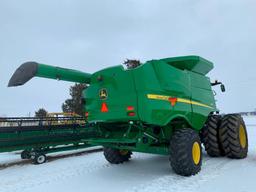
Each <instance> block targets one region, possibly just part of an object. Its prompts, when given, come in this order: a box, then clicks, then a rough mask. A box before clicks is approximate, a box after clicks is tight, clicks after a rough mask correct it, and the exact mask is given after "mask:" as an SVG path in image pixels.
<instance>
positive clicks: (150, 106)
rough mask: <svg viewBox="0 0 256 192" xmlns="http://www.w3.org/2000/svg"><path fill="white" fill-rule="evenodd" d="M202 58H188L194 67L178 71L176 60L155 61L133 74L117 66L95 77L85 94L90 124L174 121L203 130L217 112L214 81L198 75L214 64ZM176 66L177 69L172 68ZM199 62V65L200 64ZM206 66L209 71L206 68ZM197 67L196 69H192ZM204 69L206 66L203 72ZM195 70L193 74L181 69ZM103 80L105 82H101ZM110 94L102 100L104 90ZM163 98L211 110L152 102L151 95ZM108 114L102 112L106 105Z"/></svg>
mask: <svg viewBox="0 0 256 192" xmlns="http://www.w3.org/2000/svg"><path fill="white" fill-rule="evenodd" d="M198 58H200V57H195V59H194V60H193V57H192V56H190V57H185V61H186V59H188V61H189V63H188V64H190V65H187V66H185V64H184V62H185V61H184V62H181V61H182V58H179V59H178V61H179V62H180V64H181V66H182V67H177V63H175V62H174V60H175V59H172V58H170V59H163V60H152V61H149V62H146V63H145V64H144V65H142V66H140V67H138V68H136V69H131V70H124V68H123V67H122V66H116V67H111V68H107V69H104V70H101V71H99V72H96V73H94V74H93V75H92V78H91V84H90V86H89V88H88V89H86V90H85V91H84V97H85V99H86V106H85V108H86V111H87V112H88V113H89V116H88V120H89V121H90V122H95V121H97V122H98V121H100V122H119V121H122V122H123V121H129V120H138V121H142V122H145V123H147V124H152V125H157V126H166V125H167V124H168V123H170V122H171V121H172V120H173V119H178V118H182V119H184V120H185V121H186V122H187V124H188V125H190V126H191V127H192V128H194V129H196V130H200V129H201V128H202V127H203V124H204V123H205V121H206V119H207V117H208V115H209V113H210V112H213V111H216V106H215V100H214V97H213V93H212V89H211V84H210V80H209V78H208V77H206V76H204V75H202V74H200V73H198V72H199V71H200V70H199V69H201V68H202V70H201V71H200V72H201V73H205V72H206V71H209V70H210V69H211V68H212V64H211V63H210V62H205V63H204V61H205V60H204V59H201V58H200V59H198ZM170 61H172V62H174V63H175V67H174V66H173V65H171V64H170ZM196 61H198V62H196ZM204 64H205V65H206V67H204ZM191 66H193V67H191ZM200 66H202V67H201V68H200ZM186 67H187V68H189V69H190V68H192V69H193V70H195V71H197V72H193V71H189V70H187V69H183V70H181V69H180V68H186ZM98 77H102V81H98ZM102 89H105V90H107V94H108V96H107V98H106V99H104V100H103V99H100V96H99V93H100V90H102ZM150 94H154V95H163V96H170V97H175V98H181V99H186V100H189V101H191V102H192V101H194V102H199V103H201V104H203V105H207V106H209V107H204V106H200V105H193V104H189V103H184V102H177V103H176V104H175V105H174V106H172V105H171V103H170V102H169V101H168V100H161V99H149V98H148V95H150ZM103 102H104V103H106V104H107V106H108V112H105V113H103V112H101V106H102V103H103ZM128 106H133V107H134V112H135V116H133V117H130V116H128V111H127V107H128Z"/></svg>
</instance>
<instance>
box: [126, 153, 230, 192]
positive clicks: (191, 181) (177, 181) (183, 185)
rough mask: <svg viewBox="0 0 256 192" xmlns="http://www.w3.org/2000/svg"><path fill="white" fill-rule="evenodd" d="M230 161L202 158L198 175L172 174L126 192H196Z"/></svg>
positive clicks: (218, 173) (219, 172)
mask: <svg viewBox="0 0 256 192" xmlns="http://www.w3.org/2000/svg"><path fill="white" fill-rule="evenodd" d="M231 162H232V161H231V160H230V159H227V158H225V157H223V158H210V157H207V158H204V160H203V165H202V170H201V171H200V172H199V174H197V175H195V176H191V177H183V176H179V175H176V174H175V173H174V172H172V173H170V175H166V176H163V177H160V178H157V179H153V180H151V181H149V182H147V183H143V184H141V185H139V186H135V187H134V188H132V189H130V190H127V192H152V191H161V192H165V191H190V192H192V191H197V189H198V187H199V186H201V185H202V183H204V182H207V181H209V180H211V179H214V178H215V177H217V176H218V175H220V174H221V171H222V170H223V169H225V166H226V165H227V164H229V163H231Z"/></svg>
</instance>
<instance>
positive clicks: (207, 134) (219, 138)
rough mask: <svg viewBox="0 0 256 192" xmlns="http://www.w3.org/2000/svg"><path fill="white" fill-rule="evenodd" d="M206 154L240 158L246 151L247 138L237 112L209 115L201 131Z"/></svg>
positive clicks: (243, 156) (243, 124)
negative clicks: (221, 115)
mask: <svg viewBox="0 0 256 192" xmlns="http://www.w3.org/2000/svg"><path fill="white" fill-rule="evenodd" d="M201 137H202V142H203V143H204V146H205V150H206V152H207V154H208V155H209V156H211V157H219V156H227V157H229V158H233V159H242V158H245V157H246V156H247V153H248V138H247V131H246V126H245V123H244V121H243V118H242V117H241V116H240V115H238V114H228V115H225V116H223V117H220V116H217V115H212V116H209V118H208V120H207V122H206V124H205V126H204V128H203V129H202V132H201Z"/></svg>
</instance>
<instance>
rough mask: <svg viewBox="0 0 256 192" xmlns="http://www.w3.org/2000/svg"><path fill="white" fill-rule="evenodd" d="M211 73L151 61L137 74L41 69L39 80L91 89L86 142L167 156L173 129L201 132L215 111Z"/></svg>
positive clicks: (197, 62)
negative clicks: (80, 84)
mask: <svg viewBox="0 0 256 192" xmlns="http://www.w3.org/2000/svg"><path fill="white" fill-rule="evenodd" d="M212 68H213V64H212V63H211V62H210V61H207V60H205V59H203V58H201V57H199V56H185V57H174V58H166V59H160V60H151V61H148V62H146V63H144V64H143V65H141V66H139V67H137V68H134V69H124V68H123V67H122V66H114V67H109V68H106V69H103V70H100V71H97V72H95V73H93V74H87V73H83V72H79V71H75V70H68V69H62V68H57V67H51V66H47V65H42V64H38V70H37V72H36V74H35V76H39V77H45V78H51V79H62V80H66V81H73V82H81V83H87V84H90V85H89V87H88V88H87V89H86V90H84V92H83V97H84V98H85V101H86V104H85V106H84V107H85V110H86V114H87V117H86V118H87V121H88V122H89V123H91V124H93V126H92V127H91V129H93V130H94V131H95V132H96V133H97V134H96V136H89V135H88V137H84V138H83V139H82V141H83V142H85V143H88V144H90V145H103V146H109V147H113V148H118V149H128V150H131V151H139V152H146V153H156V154H169V142H170V138H171V136H172V133H173V131H174V129H178V128H182V127H190V128H192V129H194V130H196V131H200V129H202V127H203V125H204V124H205V122H206V119H207V117H208V115H209V114H210V113H212V112H215V111H217V109H216V105H215V100H214V95H213V92H212V89H211V83H210V80H209V78H208V77H206V74H207V73H208V72H209V71H210V70H211V69H212ZM14 80H15V78H14ZM13 82H14V83H13ZM13 82H12V83H11V85H12V84H14V85H15V81H13ZM16 84H17V85H20V84H21V83H16ZM46 134H47V133H46ZM79 134H80V133H79ZM85 134H87V133H86V132H85Z"/></svg>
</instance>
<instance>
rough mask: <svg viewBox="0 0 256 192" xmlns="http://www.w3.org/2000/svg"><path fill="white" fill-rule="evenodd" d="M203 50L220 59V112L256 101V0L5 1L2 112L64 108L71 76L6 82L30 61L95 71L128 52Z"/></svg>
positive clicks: (0, 43) (0, 21)
mask: <svg viewBox="0 0 256 192" xmlns="http://www.w3.org/2000/svg"><path fill="white" fill-rule="evenodd" d="M180 55H200V56H202V57H204V58H206V59H208V60H210V61H212V62H214V64H215V68H214V70H213V71H212V72H210V73H209V76H210V78H212V80H215V79H218V80H221V81H223V82H224V83H225V85H226V90H227V91H226V93H221V92H220V91H219V88H216V89H217V94H218V95H217V100H218V102H217V105H218V108H219V109H220V110H221V111H222V112H239V111H251V110H254V109H255V108H256V76H255V74H256V63H255V56H256V1H247V0H240V1H239V0H226V1H223V0H213V1H207V0H176V1H175V0H172V1H167V0H166V1H165V0H158V1H157V0H155V1H153V0H152V1H151V0H126V1H120V0H116V1H114V0H108V1H104V0H91V1H88V0H87V1H86V0H59V1H57V0H55V1H53V0H41V1H40V0H37V1H35V0H22V1H20V0H0V80H1V81H0V94H1V99H0V115H4V114H5V115H8V116H27V115H28V114H29V113H30V114H31V115H34V111H36V110H37V109H38V108H39V107H44V108H46V109H47V110H48V111H49V112H58V111H61V104H62V102H63V101H64V100H65V99H66V98H68V97H69V90H68V88H69V86H71V85H72V83H68V82H63V81H54V80H48V79H40V78H34V79H33V80H31V81H30V82H28V83H27V84H26V85H24V86H21V87H16V88H15V87H14V88H7V83H8V81H9V78H10V77H11V75H12V73H13V72H14V71H15V69H16V68H17V67H18V66H19V65H20V64H21V63H23V62H25V61H37V62H40V63H46V64H50V65H56V66H61V67H67V68H74V69H78V70H82V71H85V72H90V73H91V72H95V71H97V70H99V69H102V68H104V67H107V66H111V65H118V64H120V63H122V62H123V60H125V59H126V58H136V59H140V60H142V61H146V60H151V59H160V58H166V57H172V56H180Z"/></svg>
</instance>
